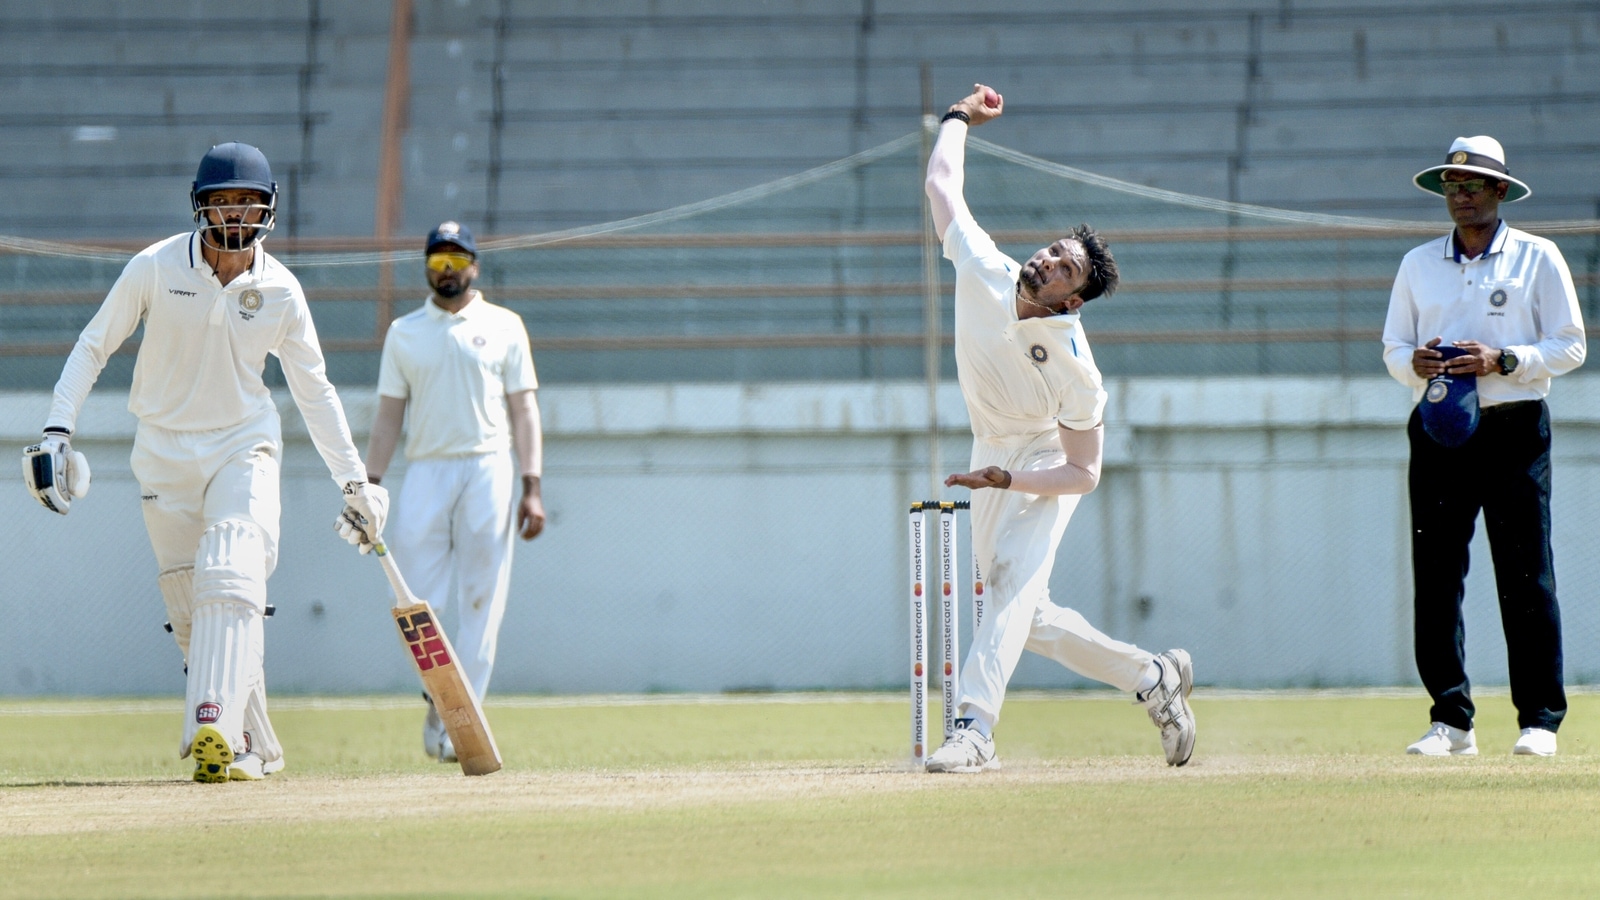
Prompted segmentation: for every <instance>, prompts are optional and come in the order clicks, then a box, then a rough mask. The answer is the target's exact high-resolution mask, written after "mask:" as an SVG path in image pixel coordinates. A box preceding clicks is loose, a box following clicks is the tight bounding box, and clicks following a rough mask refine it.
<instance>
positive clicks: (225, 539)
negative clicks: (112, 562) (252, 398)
mask: <svg viewBox="0 0 1600 900" xmlns="http://www.w3.org/2000/svg"><path fill="white" fill-rule="evenodd" d="M282 455H283V451H282V437H281V431H280V426H279V422H278V414H277V411H276V410H272V409H268V410H265V411H263V412H261V413H260V414H258V415H257V416H256V417H255V418H253V419H251V420H249V421H246V422H243V423H241V424H239V425H236V426H233V427H231V428H221V429H214V430H208V431H170V430H168V429H165V428H159V427H156V426H154V425H149V424H146V423H142V422H141V423H140V424H139V429H138V432H137V433H136V435H135V437H134V442H133V456H132V458H131V460H130V462H131V464H132V468H133V474H134V477H135V478H137V479H138V481H139V487H140V491H139V493H140V507H141V509H142V511H143V512H144V522H145V530H146V531H148V532H149V534H150V547H151V549H152V550H154V551H155V557H156V565H157V567H158V572H159V576H158V579H157V580H158V584H159V585H160V587H161V594H162V598H163V599H164V600H165V602H166V606H167V618H168V621H169V622H170V623H171V625H172V636H173V638H174V639H176V640H177V642H178V648H179V650H181V651H182V652H183V655H184V662H185V666H186V668H187V670H188V675H187V687H186V701H185V713H184V730H183V736H182V738H181V739H180V741H179V745H178V755H179V756H180V757H182V756H187V755H188V753H189V746H190V743H191V742H192V741H193V739H194V736H195V733H196V732H197V731H198V730H199V728H200V726H201V725H214V726H216V727H217V728H218V729H219V730H220V731H221V732H222V734H223V735H224V736H225V737H226V738H227V739H228V741H229V742H230V743H231V744H232V745H233V748H234V750H235V752H243V751H245V750H247V749H249V750H254V751H255V752H257V753H258V754H260V755H261V757H262V759H263V760H264V761H266V762H269V763H270V762H274V761H276V760H277V759H279V758H281V756H282V748H281V746H280V745H279V743H278V739H277V735H276V734H275V733H274V732H273V729H272V723H271V721H270V720H269V719H268V717H267V705H266V704H267V700H266V677H265V674H264V670H263V659H264V628H263V615H264V613H265V611H266V605H267V578H268V577H269V576H270V575H271V574H272V570H273V569H274V568H276V567H277V562H278V520H279V512H280V506H279V499H278V482H279V468H280V463H279V460H280V459H281V457H282Z"/></svg>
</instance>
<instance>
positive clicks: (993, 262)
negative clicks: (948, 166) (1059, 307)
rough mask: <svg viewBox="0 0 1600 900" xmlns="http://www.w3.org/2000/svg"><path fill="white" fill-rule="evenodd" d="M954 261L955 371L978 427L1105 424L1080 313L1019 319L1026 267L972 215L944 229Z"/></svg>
mask: <svg viewBox="0 0 1600 900" xmlns="http://www.w3.org/2000/svg"><path fill="white" fill-rule="evenodd" d="M944 255H945V258H946V259H949V260H950V261H951V262H953V263H955V269H956V290H955V294H956V376H957V378H958V379H959V380H960V382H961V396H962V398H963V399H965V400H966V403H967V415H968V416H969V417H970V419H971V421H972V433H973V434H974V435H976V436H977V437H978V438H980V439H983V440H986V441H990V442H992V443H1002V444H1012V443H1015V442H1016V441H1017V440H1019V439H1025V438H1032V437H1035V436H1037V435H1039V434H1040V433H1043V432H1047V431H1054V430H1055V428H1056V426H1057V425H1058V424H1059V425H1061V426H1064V427H1066V428H1071V429H1074V430H1078V431H1082V430H1086V429H1089V428H1093V427H1095V426H1096V425H1099V424H1100V417H1101V414H1102V413H1103V412H1104V410H1105V405H1106V392H1105V388H1104V387H1102V386H1101V380H1100V370H1099V369H1098V368H1096V367H1095V364H1094V356H1093V354H1091V353H1090V352H1089V341H1088V340H1087V339H1086V338H1085V337H1084V334H1083V326H1082V324H1081V323H1080V322H1079V317H1078V315H1077V314H1076V313H1074V314H1071V315H1057V316H1045V317H1043V318H1033V319H1018V318H1017V306H1016V291H1017V278H1018V276H1019V274H1020V273H1021V271H1022V267H1021V266H1020V265H1018V264H1017V261H1016V260H1014V259H1012V258H1010V257H1009V256H1006V255H1005V254H1004V253H1001V252H1000V250H999V249H998V248H996V247H995V245H994V241H993V240H992V239H991V238H990V237H989V235H988V233H986V232H985V231H984V230H983V229H982V228H979V227H978V224H977V223H976V222H974V221H973V220H972V218H971V217H970V216H968V215H960V216H957V217H956V219H955V220H954V221H952V222H951V223H950V228H949V230H948V231H946V232H945V236H944Z"/></svg>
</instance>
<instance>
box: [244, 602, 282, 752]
mask: <svg viewBox="0 0 1600 900" xmlns="http://www.w3.org/2000/svg"><path fill="white" fill-rule="evenodd" d="M258 621H259V620H258ZM244 730H245V731H247V732H249V733H250V746H249V747H247V748H245V749H247V750H251V751H253V752H254V753H255V754H256V755H257V756H260V757H261V761H262V762H264V763H272V762H277V761H278V760H280V759H283V745H282V744H280V743H278V733H277V732H276V731H273V730H272V720H271V719H269V718H267V679H266V677H265V675H264V674H263V673H261V672H260V671H259V670H258V671H257V678H256V680H255V681H254V682H253V683H252V684H251V685H250V690H249V691H248V692H247V693H246V695H245V701H244Z"/></svg>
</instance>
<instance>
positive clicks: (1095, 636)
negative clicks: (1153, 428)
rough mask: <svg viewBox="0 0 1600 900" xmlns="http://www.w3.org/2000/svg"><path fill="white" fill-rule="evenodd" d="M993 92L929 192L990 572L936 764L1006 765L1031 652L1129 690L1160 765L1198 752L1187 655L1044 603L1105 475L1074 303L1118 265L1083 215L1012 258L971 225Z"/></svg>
mask: <svg viewBox="0 0 1600 900" xmlns="http://www.w3.org/2000/svg"><path fill="white" fill-rule="evenodd" d="M1003 109H1004V100H1003V98H1001V97H1000V95H999V94H997V93H995V92H994V91H993V90H991V89H989V88H987V87H984V86H983V85H981V84H980V85H974V86H973V91H972V94H971V95H970V96H968V97H966V98H965V99H963V100H961V101H960V102H958V103H956V104H955V105H953V106H951V107H950V111H949V112H947V113H946V114H945V116H944V121H943V122H942V123H941V124H940V126H939V138H938V141H937V142H936V143H935V144H934V148H933V153H932V155H931V156H930V157H929V158H928V179H927V185H926V187H927V192H928V200H929V201H930V208H931V210H932V213H933V225H934V228H936V229H938V232H939V234H940V235H941V236H942V237H943V239H944V255H945V257H946V258H948V259H949V260H950V261H951V262H953V263H954V264H955V270H956V287H955V298H956V321H955V339H956V368H957V375H958V377H959V379H960V382H961V395H962V397H963V398H964V399H965V400H966V403H967V412H968V414H969V416H970V417H971V420H972V434H973V442H972V469H973V471H971V472H968V473H966V474H964V475H961V474H958V475H951V476H950V477H949V478H948V479H946V481H945V484H946V485H947V486H951V487H954V486H960V487H966V488H971V489H972V490H973V495H972V510H971V519H972V539H973V543H974V550H975V552H976V553H977V556H978V559H979V561H980V563H981V564H982V566H983V571H984V572H986V573H987V574H988V589H989V604H990V607H989V608H990V612H988V613H987V614H986V615H985V616H984V619H983V624H982V625H981V626H980V627H979V628H978V632H977V634H975V635H973V638H972V644H971V646H970V647H969V649H968V651H967V659H966V662H965V663H964V664H963V666H962V668H961V694H960V706H959V709H958V712H959V715H960V719H959V721H958V722H957V728H956V731H955V734H954V735H953V736H952V737H951V738H950V739H949V740H947V741H946V742H945V744H944V746H942V747H940V748H939V749H938V750H937V751H935V752H934V753H933V754H932V755H931V756H929V757H928V762H927V767H928V770H929V771H930V772H978V771H982V770H984V769H991V768H998V767H999V759H998V758H997V757H996V756H995V749H994V739H993V730H994V726H995V724H996V723H997V722H998V721H999V720H1000V706H1001V704H1002V703H1003V702H1004V700H1005V692H1006V684H1007V682H1009V681H1010V680H1011V674H1012V672H1014V671H1015V670H1016V667H1017V663H1018V661H1019V660H1020V659H1021V658H1022V651H1023V650H1032V651H1033V652H1035V653H1038V654H1040V655H1041V656H1045V657H1048V658H1050V659H1053V660H1055V661H1056V662H1059V663H1061V664H1062V665H1064V666H1066V667H1067V668H1069V669H1071V670H1073V671H1074V672H1077V673H1079V674H1081V675H1084V676H1087V677H1089V678H1094V679H1096V680H1098V681H1103V682H1105V683H1107V684H1110V685H1113V686H1115V687H1117V688H1120V689H1122V690H1125V691H1133V692H1135V697H1136V698H1137V700H1138V702H1140V703H1143V704H1144V706H1145V708H1146V710H1147V711H1148V712H1149V715H1150V719H1151V721H1152V722H1154V723H1155V724H1156V726H1157V727H1159V728H1160V729H1161V744H1162V747H1163V749H1164V750H1165V752H1166V757H1167V762H1168V763H1169V764H1171V765H1174V766H1181V765H1183V764H1184V763H1187V762H1188V761H1189V756H1190V754H1191V753H1192V752H1193V751H1194V737H1195V721H1194V713H1193V712H1192V711H1191V710H1190V709H1189V704H1188V699H1187V698H1188V694H1189V692H1190V690H1191V689H1192V687H1193V685H1194V670H1193V667H1192V665H1191V663H1190V659H1189V654H1188V653H1186V652H1184V651H1183V650H1169V651H1167V652H1166V653H1163V654H1161V655H1160V656H1156V655H1154V654H1151V653H1149V652H1146V651H1144V650H1141V649H1139V648H1138V647H1135V646H1133V645H1131V644H1124V643H1122V642H1120V641H1115V640H1112V639H1111V638H1110V637H1107V636H1106V635H1104V634H1102V633H1100V632H1099V631H1097V630H1096V629H1095V628H1094V627H1093V626H1092V625H1090V624H1089V623H1088V621H1087V620H1085V619H1084V617H1083V616H1081V615H1079V614H1078V613H1077V612H1075V611H1073V610H1070V609H1066V608H1063V607H1060V606H1057V605H1055V604H1054V603H1052V602H1050V588H1049V584H1050V570H1051V569H1052V567H1053V566H1054V565H1055V558H1056V550H1057V548H1058V547H1059V546H1060V544H1061V537H1062V535H1063V534H1064V533H1065V531H1066V527H1067V520H1068V519H1070V518H1071V516H1072V511H1073V509H1075V508H1076V507H1077V505H1078V498H1079V497H1080V496H1081V495H1083V494H1087V493H1089V492H1090V491H1092V490H1094V488H1095V485H1096V484H1098V483H1099V480H1100V454H1101V449H1102V445H1103V443H1104V429H1103V426H1102V424H1101V412H1102V411H1103V410H1104V408H1105V403H1106V392H1105V390H1104V389H1103V388H1102V387H1101V382H1100V371H1099V370H1098V369H1097V368H1095V364H1094V357H1093V356H1092V355H1091V354H1090V352H1089V342H1088V341H1087V340H1086V339H1085V338H1084V333H1083V326H1082V325H1081V324H1080V323H1079V310H1080V309H1081V308H1082V307H1083V305H1084V304H1085V303H1087V302H1088V301H1090V300H1093V299H1094V298H1095V297H1099V296H1101V295H1102V294H1105V295H1109V294H1110V293H1111V292H1112V291H1114V290H1115V289H1116V286H1117V280H1118V275H1117V265H1116V262H1115V261H1114V260H1113V259H1112V258H1111V253H1110V252H1109V251H1108V250H1107V249H1106V245H1105V242H1104V241H1103V240H1102V239H1101V238H1100V236H1099V235H1097V234H1095V232H1094V231H1093V229H1091V228H1089V227H1088V226H1087V225H1080V226H1078V227H1077V228H1076V229H1074V230H1073V231H1072V232H1071V233H1069V234H1068V235H1067V236H1065V237H1063V238H1062V239H1061V240H1058V241H1056V242H1055V243H1053V244H1051V245H1050V246H1048V247H1044V248H1042V249H1040V250H1039V251H1038V252H1037V253H1034V254H1033V256H1032V257H1030V258H1029V259H1028V261H1027V262H1025V263H1022V264H1020V265H1019V264H1018V263H1017V262H1016V261H1015V260H1013V259H1011V258H1009V257H1007V256H1006V255H1005V254H1003V253H1001V252H1000V251H999V249H997V248H996V247H995V244H994V241H993V240H991V239H990V237H989V235H988V234H987V233H985V232H984V230H983V229H981V228H979V227H978V224H977V223H976V222H975V221H973V218H972V213H971V212H970V211H969V210H968V209H967V202H966V199H965V197H964V196H963V182H964V178H965V175H964V171H963V166H964V159H965V153H966V140H967V129H968V127H969V126H976V125H981V124H983V123H984V122H987V121H989V120H990V119H994V118H996V117H998V116H999V115H1000V114H1001V112H1002V110H1003Z"/></svg>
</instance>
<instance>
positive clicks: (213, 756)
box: [189, 725, 233, 784]
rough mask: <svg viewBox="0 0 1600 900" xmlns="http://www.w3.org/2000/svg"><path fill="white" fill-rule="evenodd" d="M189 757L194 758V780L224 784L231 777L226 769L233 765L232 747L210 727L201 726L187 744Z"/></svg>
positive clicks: (220, 734)
mask: <svg viewBox="0 0 1600 900" xmlns="http://www.w3.org/2000/svg"><path fill="white" fill-rule="evenodd" d="M189 755H190V756H192V757H194V780H195V781H200V782H204V783H206V784H226V783H227V782H228V780H229V778H230V777H231V776H229V774H228V767H229V766H231V765H233V747H231V746H229V744H228V739H227V738H225V737H223V736H222V732H220V731H218V730H217V729H216V728H214V727H212V726H210V725H201V726H200V730H199V731H197V732H195V735H194V740H193V741H192V742H191V743H190V744H189Z"/></svg>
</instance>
